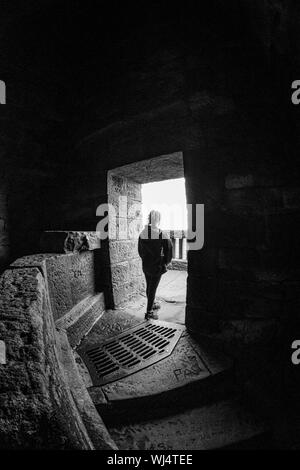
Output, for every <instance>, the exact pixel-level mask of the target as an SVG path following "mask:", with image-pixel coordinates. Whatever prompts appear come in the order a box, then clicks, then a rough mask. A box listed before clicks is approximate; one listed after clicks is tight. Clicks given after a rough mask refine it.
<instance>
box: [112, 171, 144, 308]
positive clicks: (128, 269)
mask: <svg viewBox="0 0 300 470" xmlns="http://www.w3.org/2000/svg"><path fill="white" fill-rule="evenodd" d="M107 188H108V203H109V204H111V205H112V207H113V208H114V211H113V213H111V214H110V215H109V234H110V235H109V237H110V239H109V257H110V270H111V281H112V291H113V299H114V304H115V305H120V304H121V303H123V302H125V301H126V300H128V299H130V298H131V297H133V296H135V295H137V294H138V293H140V292H141V291H142V290H144V276H143V272H142V265H141V259H140V257H139V254H138V251H137V243H138V236H139V233H140V232H141V230H142V208H141V185H140V184H139V183H136V182H135V181H133V180H131V179H129V178H125V177H122V176H119V175H118V173H117V172H116V171H112V172H109V173H108V181H107ZM122 197H123V198H124V199H121V198H122ZM114 215H116V217H114Z"/></svg>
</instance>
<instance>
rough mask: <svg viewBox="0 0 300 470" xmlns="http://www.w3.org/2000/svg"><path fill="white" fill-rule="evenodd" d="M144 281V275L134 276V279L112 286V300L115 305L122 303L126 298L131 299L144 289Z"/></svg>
mask: <svg viewBox="0 0 300 470" xmlns="http://www.w3.org/2000/svg"><path fill="white" fill-rule="evenodd" d="M144 286H145V281H144V276H140V277H136V278H135V279H133V280H131V281H129V282H127V283H125V284H122V285H121V284H120V285H119V286H118V287H115V288H114V293H113V295H114V302H115V305H116V306H119V305H122V304H123V303H125V302H126V301H127V300H129V299H131V298H132V297H134V296H135V295H137V294H139V293H141V292H143V291H144Z"/></svg>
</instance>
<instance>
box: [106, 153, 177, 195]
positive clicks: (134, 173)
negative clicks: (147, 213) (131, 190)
mask: <svg viewBox="0 0 300 470" xmlns="http://www.w3.org/2000/svg"><path fill="white" fill-rule="evenodd" d="M113 173H114V174H116V175H118V176H120V177H123V178H129V179H132V180H133V181H134V182H136V183H139V184H145V183H153V182H154V181H162V179H164V180H168V179H175V178H182V177H183V156H182V152H175V153H171V154H170V155H161V156H159V157H156V158H150V159H148V160H147V161H145V162H142V163H139V162H137V163H131V164H130V165H124V166H122V167H120V168H115V169H114V170H113ZM136 188H137V194H140V192H139V191H140V189H138V185H136Z"/></svg>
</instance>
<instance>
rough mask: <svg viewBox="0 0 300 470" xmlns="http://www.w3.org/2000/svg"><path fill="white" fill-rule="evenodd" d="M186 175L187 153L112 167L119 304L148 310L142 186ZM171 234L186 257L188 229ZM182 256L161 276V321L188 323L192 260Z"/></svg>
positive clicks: (112, 244) (112, 247)
mask: <svg viewBox="0 0 300 470" xmlns="http://www.w3.org/2000/svg"><path fill="white" fill-rule="evenodd" d="M183 177H184V164H183V154H182V152H176V153H172V154H168V155H162V156H159V157H155V158H151V159H148V160H144V161H141V162H135V163H132V164H128V165H125V166H122V167H119V168H115V169H113V170H110V171H109V172H108V180H107V190H108V203H109V204H110V208H111V209H110V211H109V257H110V267H111V279H112V295H113V303H114V306H115V308H125V309H127V308H129V309H130V311H131V313H134V314H136V315H138V316H141V318H142V317H143V315H144V313H145V312H144V310H145V281H144V275H143V272H142V266H141V260H140V258H139V255H138V251H137V242H138V235H139V233H140V232H141V230H142V228H143V221H142V191H141V188H142V185H143V184H146V183H152V182H159V181H164V180H170V179H177V178H183ZM170 236H171V239H172V241H173V245H174V256H176V257H178V258H179V256H180V257H182V253H183V251H184V250H183V248H182V247H183V242H182V240H181V239H182V238H184V239H185V237H186V232H184V231H180V233H179V231H178V233H177V232H176V233H174V231H171V233H170ZM179 240H180V242H179ZM184 244H185V240H184ZM179 245H180V247H181V248H179ZM179 253H180V255H179ZM181 261H182V262H180V261H179V262H178V260H176V261H174V263H173V268H174V270H173V269H172V270H170V271H168V273H166V274H165V275H164V276H163V277H162V280H161V284H160V286H159V289H158V292H157V297H158V298H159V299H160V300H161V303H162V308H161V315H160V317H161V316H162V317H161V318H162V320H166V321H178V322H180V323H184V319H185V297H186V279H187V272H186V271H187V261H186V260H181Z"/></svg>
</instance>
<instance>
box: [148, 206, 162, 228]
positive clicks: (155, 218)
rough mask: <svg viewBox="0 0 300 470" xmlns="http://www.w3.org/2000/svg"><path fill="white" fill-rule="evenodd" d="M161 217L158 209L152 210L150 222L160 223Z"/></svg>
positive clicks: (149, 216) (149, 217)
mask: <svg viewBox="0 0 300 470" xmlns="http://www.w3.org/2000/svg"><path fill="white" fill-rule="evenodd" d="M160 219H161V214H160V212H158V211H155V210H152V211H151V212H150V214H149V215H148V220H149V224H154V225H158V224H159V222H160Z"/></svg>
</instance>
